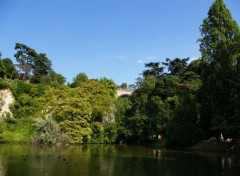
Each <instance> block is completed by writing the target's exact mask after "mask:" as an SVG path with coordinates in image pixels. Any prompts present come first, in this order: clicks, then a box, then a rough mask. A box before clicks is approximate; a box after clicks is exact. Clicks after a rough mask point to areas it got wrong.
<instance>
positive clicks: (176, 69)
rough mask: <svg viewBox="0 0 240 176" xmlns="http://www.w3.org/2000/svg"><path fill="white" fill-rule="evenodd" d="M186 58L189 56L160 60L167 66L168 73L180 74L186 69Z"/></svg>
mask: <svg viewBox="0 0 240 176" xmlns="http://www.w3.org/2000/svg"><path fill="white" fill-rule="evenodd" d="M188 60H189V58H184V59H180V58H175V59H174V60H171V59H166V62H162V64H163V65H165V66H167V67H168V71H169V72H170V75H181V74H183V73H184V72H185V70H186V69H187V66H188V63H187V62H188Z"/></svg>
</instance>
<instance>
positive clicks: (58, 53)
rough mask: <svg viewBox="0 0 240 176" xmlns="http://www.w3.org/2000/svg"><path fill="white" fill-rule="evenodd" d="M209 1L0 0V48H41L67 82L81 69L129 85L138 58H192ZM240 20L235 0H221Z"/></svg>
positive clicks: (139, 65) (7, 53)
mask: <svg viewBox="0 0 240 176" xmlns="http://www.w3.org/2000/svg"><path fill="white" fill-rule="evenodd" d="M212 3H213V0H21V1H19V0H0V51H1V52H2V55H3V56H2V57H3V58H5V57H9V58H11V59H12V60H14V61H15V58H14V56H13V55H14V53H15V52H16V51H15V50H14V46H15V43H16V42H19V43H24V44H26V45H28V46H29V47H32V48H34V49H35V50H36V51H37V52H38V53H46V54H47V57H48V58H49V59H50V60H51V61H52V62H53V69H54V70H55V71H56V72H58V73H61V74H62V75H63V76H65V77H66V78H67V82H72V79H73V77H74V76H76V75H77V74H78V73H80V72H84V73H86V74H87V75H88V77H89V78H96V79H98V78H102V77H107V78H110V79H113V80H114V81H115V83H116V84H118V85H120V84H121V83H123V82H126V83H128V84H132V83H134V82H135V80H136V78H137V77H139V76H140V75H139V74H140V73H142V71H143V70H144V63H147V62H152V61H153V62H156V61H160V62H161V61H164V60H165V59H166V58H175V57H180V58H185V57H190V58H198V57H199V56H200V53H199V51H198V50H199V44H198V43H197V42H196V41H197V39H198V38H199V37H200V32H199V27H200V25H201V24H202V21H203V19H204V18H206V17H207V12H208V10H209V7H210V6H211V4H212ZM225 3H226V4H227V6H228V8H229V9H230V11H231V13H232V16H233V18H234V19H235V20H236V21H237V22H238V24H240V10H239V9H240V1H239V0H225Z"/></svg>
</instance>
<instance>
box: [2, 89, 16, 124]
mask: <svg viewBox="0 0 240 176" xmlns="http://www.w3.org/2000/svg"><path fill="white" fill-rule="evenodd" d="M13 102H14V98H13V95H12V92H11V91H10V90H8V89H6V90H0V120H2V119H3V116H4V114H5V113H9V114H10V115H11V116H12V112H11V111H10V109H9V106H10V104H12V103H13Z"/></svg>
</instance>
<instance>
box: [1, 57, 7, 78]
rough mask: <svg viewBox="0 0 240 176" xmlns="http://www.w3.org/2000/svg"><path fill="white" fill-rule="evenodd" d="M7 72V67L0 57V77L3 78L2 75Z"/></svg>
mask: <svg viewBox="0 0 240 176" xmlns="http://www.w3.org/2000/svg"><path fill="white" fill-rule="evenodd" d="M6 73H7V69H6V67H5V65H4V63H3V61H2V59H1V58H0V77H1V78H4V76H5V75H6Z"/></svg>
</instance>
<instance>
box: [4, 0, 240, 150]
mask: <svg viewBox="0 0 240 176" xmlns="http://www.w3.org/2000/svg"><path fill="white" fill-rule="evenodd" d="M200 32H201V38H200V39H199V43H200V51H201V54H202V56H201V58H199V59H197V60H193V61H191V60H190V59H189V58H173V59H169V58H167V59H166V60H165V62H161V63H160V62H150V63H146V64H145V67H146V69H145V70H143V72H142V74H141V75H142V77H140V78H138V79H137V81H136V83H135V84H134V85H129V87H130V88H131V89H133V90H134V92H133V94H132V95H131V96H122V97H118V98H117V97H116V92H117V86H116V84H115V83H114V82H113V81H112V80H110V79H108V78H102V79H100V80H98V79H89V78H88V76H87V75H86V74H85V73H79V74H77V75H76V77H74V78H73V82H72V83H68V84H67V85H66V84H65V78H64V77H63V76H62V75H61V74H58V73H56V72H55V71H54V70H53V69H52V68H51V64H52V63H51V60H50V59H48V58H47V56H46V54H43V53H37V52H36V51H35V50H34V49H32V48H30V47H28V46H26V45H24V44H20V43H17V44H16V46H15V49H16V54H15V55H14V56H15V58H16V62H17V64H13V61H12V60H11V59H9V58H4V59H2V58H1V59H0V89H10V90H11V92H12V93H13V96H14V98H15V102H14V103H13V104H12V105H11V107H10V108H11V111H12V112H13V115H11V114H5V116H4V117H0V141H2V142H12V141H14V142H30V141H31V142H33V143H44V144H46V143H51V144H54V143H114V142H120V141H122V142H129V143H141V142H146V141H148V140H156V139H166V144H167V145H168V146H169V147H185V146H189V145H192V144H194V143H196V142H197V141H199V140H201V139H203V138H209V137H211V136H215V137H218V136H219V134H220V133H222V134H224V136H225V137H229V138H235V139H236V138H239V133H240V115H239V114H240V54H239V53H240V30H239V26H238V25H237V23H236V22H235V21H234V20H233V19H232V16H231V13H230V12H229V10H228V9H227V7H226V5H225V4H224V2H223V0H215V2H214V3H213V5H212V6H211V7H210V9H209V13H208V17H207V18H206V19H204V21H203V24H202V25H201V27H200ZM0 56H1V55H0ZM127 87H128V86H127V84H126V83H123V84H122V85H120V86H119V88H121V89H127Z"/></svg>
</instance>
